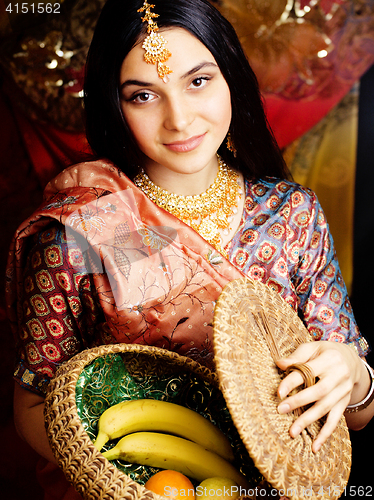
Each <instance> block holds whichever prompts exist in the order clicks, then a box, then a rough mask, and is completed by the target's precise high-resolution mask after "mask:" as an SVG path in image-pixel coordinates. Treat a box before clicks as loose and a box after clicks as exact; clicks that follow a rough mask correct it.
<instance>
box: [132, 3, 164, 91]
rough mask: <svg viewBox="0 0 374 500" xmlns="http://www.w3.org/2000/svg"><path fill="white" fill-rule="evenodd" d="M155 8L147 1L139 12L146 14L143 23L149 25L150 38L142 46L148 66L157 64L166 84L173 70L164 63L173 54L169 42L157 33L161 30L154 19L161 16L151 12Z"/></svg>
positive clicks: (159, 74) (159, 73) (160, 75)
mask: <svg viewBox="0 0 374 500" xmlns="http://www.w3.org/2000/svg"><path fill="white" fill-rule="evenodd" d="M153 7H154V5H153V4H149V3H148V2H147V0H146V1H145V2H144V4H143V7H142V8H141V9H139V10H138V12H144V17H142V21H143V22H144V23H148V28H147V33H148V36H147V38H146V39H145V40H144V42H143V45H142V48H143V49H144V50H145V54H144V60H145V62H147V63H148V64H156V66H157V73H158V76H159V77H160V78H162V80H163V81H164V82H165V83H166V82H167V81H168V79H167V75H169V74H170V73H172V70H171V69H170V68H169V66H166V64H164V62H165V61H167V60H168V59H169V57H170V56H171V52H170V51H169V50H168V49H167V48H166V44H167V41H166V40H165V38H164V37H163V36H161V35H160V34H159V33H157V31H158V29H159V28H158V25H157V23H156V22H155V21H154V19H155V18H156V17H158V16H159V15H158V14H155V13H154V12H151V9H153Z"/></svg>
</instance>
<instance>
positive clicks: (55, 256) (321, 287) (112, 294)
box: [7, 160, 368, 500]
mask: <svg viewBox="0 0 374 500" xmlns="http://www.w3.org/2000/svg"><path fill="white" fill-rule="evenodd" d="M56 225H60V226H61V225H63V226H64V228H65V229H64V236H63V239H64V241H63V242H62V241H61V244H58V245H57V244H56V240H55V234H56V233H55V232H54V231H53V229H54V228H55V226H56ZM51 228H52V229H51ZM38 235H42V237H41V239H42V240H43V244H44V246H43V247H41V250H37V251H36V252H34V253H33V254H32V257H31V262H30V259H29V260H28V257H29V256H28V254H29V252H30V248H31V244H30V242H32V241H33V238H35V237H36V236H38ZM62 249H64V251H65V257H63V255H62V253H61V252H62ZM225 250H226V251H227V252H228V255H229V258H226V257H224V256H223V255H221V254H220V253H219V252H218V251H217V250H216V249H215V248H214V247H212V246H211V245H210V244H209V243H207V242H206V241H205V240H204V239H203V238H202V237H201V236H200V235H199V234H198V233H196V232H195V231H194V230H193V229H191V228H190V227H189V226H187V225H186V224H184V223H183V222H181V221H179V220H178V219H176V218H175V217H174V216H173V215H171V214H169V213H168V212H166V211H165V210H163V209H162V208H159V207H158V206H156V205H155V204H154V203H153V202H152V201H150V200H149V199H148V198H147V197H146V196H145V195H144V193H143V192H142V191H140V190H139V189H138V188H137V187H136V186H135V185H134V184H133V183H132V182H131V181H130V180H129V179H128V178H127V177H126V176H125V175H124V174H123V172H122V171H120V170H119V169H118V168H117V167H116V166H115V165H114V164H112V163H111V162H110V161H106V160H100V161H93V162H85V163H81V164H79V165H73V166H71V167H69V168H67V169H66V170H64V171H63V172H62V173H61V174H60V175H59V176H57V177H56V178H55V179H54V180H53V181H51V182H50V183H49V184H48V185H47V187H46V190H45V200H44V203H43V204H42V206H41V207H40V208H39V209H38V210H37V211H36V212H35V213H34V214H33V215H32V216H31V217H30V218H29V219H27V220H26V221H25V222H24V223H23V224H22V225H21V226H20V228H19V229H18V231H17V234H16V235H15V238H14V240H13V242H12V247H11V250H10V258H9V265H8V268H7V304H8V310H9V318H10V321H11V324H12V328H13V331H14V334H15V337H16V339H17V343H18V345H19V346H20V349H19V353H20V354H19V359H18V365H17V369H16V373H15V379H16V381H17V382H18V383H20V384H21V385H23V386H24V387H25V388H27V389H30V390H34V391H35V392H37V393H39V394H42V393H43V392H44V391H45V388H46V386H47V384H48V381H49V379H50V378H51V377H53V374H54V371H55V369H56V368H57V367H58V365H59V364H60V363H62V362H63V361H65V360H66V359H68V358H69V357H71V356H72V355H73V354H74V353H75V352H77V350H82V349H84V348H88V347H93V346H95V345H99V344H103V343H106V344H110V343H120V342H125V343H139V344H142V345H153V346H158V347H162V348H166V349H169V350H172V351H176V352H178V353H179V354H181V355H185V356H189V357H191V358H193V359H195V360H197V361H198V362H200V363H201V364H204V365H206V366H208V367H209V368H211V369H213V370H214V357H213V328H212V321H213V314H214V307H215V302H216V300H217V299H218V297H219V295H220V293H221V291H222V290H223V288H224V286H225V285H226V284H227V283H228V282H229V281H231V280H234V279H237V278H241V277H243V276H248V277H250V278H252V279H260V280H261V281H263V282H264V283H266V284H267V285H268V286H271V287H272V288H273V289H275V290H276V291H278V292H279V293H280V295H282V296H283V298H284V299H285V300H286V301H287V302H288V303H289V305H290V306H291V307H292V308H293V309H294V310H295V311H296V310H299V313H300V314H302V316H303V320H304V322H305V323H306V325H307V327H308V328H309V331H310V332H311V333H312V335H313V336H314V338H315V339H316V340H321V339H322V340H332V341H338V342H346V343H348V344H350V345H351V346H352V347H353V348H354V349H355V350H356V351H357V352H358V354H359V355H365V354H366V352H367V349H368V346H367V343H366V341H365V339H363V337H361V335H360V332H359V331H358V328H357V325H356V323H355V321H354V317H353V313H352V310H351V307H350V304H349V299H348V297H347V292H346V289H345V285H344V282H343V280H342V278H341V274H340V270H339V266H338V263H337V261H336V256H335V252H334V248H333V242H332V239H331V235H330V233H329V230H328V226H327V223H326V221H325V218H324V215H323V212H322V210H321V208H320V206H319V204H318V202H317V201H316V198H315V196H314V195H313V193H312V192H310V190H307V189H305V188H301V187H300V186H297V185H295V184H294V183H291V182H288V181H283V180H279V179H266V180H262V181H261V182H249V181H248V182H246V200H245V208H244V213H243V218H242V221H241V225H240V228H239V230H238V232H237V234H236V235H235V236H234V238H233V239H232V241H231V242H229V243H228V244H227V245H226V247H225ZM43 260H44V262H42V261H43ZM27 267H28V268H29V269H30V270H31V273H33V275H34V276H33V280H34V281H32V280H31V276H30V275H26V278H25V268H27ZM53 273H54V274H53ZM87 276H88V277H89V281H87V279H86V278H87ZM29 278H30V279H29ZM56 282H58V283H59V285H60V288H59V289H58V290H56V286H55V283H56ZM74 286H75V288H76V289H77V290H79V291H80V292H82V293H84V292H86V294H85V295H84V297H85V299H84V300H86V302H87V303H92V307H96V308H97V309H100V312H101V317H102V318H101V319H102V321H101V323H102V328H101V329H100V334H99V335H98V336H91V337H90V336H88V337H89V338H86V339H83V338H82V339H81V343H80V344H79V345H78V346H77V345H76V346H75V348H73V349H72V348H69V349H68V348H67V342H68V340H69V339H65V338H64V337H63V334H64V332H66V331H68V330H69V329H70V330H73V326H72V324H71V323H70V324H69V323H68V322H67V321H65V323H64V321H63V320H62V318H63V319H64V320H66V318H65V317H64V314H65V312H66V310H67V308H68V309H69V312H70V315H71V317H73V319H74V320H76V321H77V322H78V319H79V317H80V316H82V314H83V313H82V310H81V304H79V303H78V299H77V296H72V295H71V293H72V292H71V291H70V290H73V289H74ZM61 291H64V292H66V293H65V295H64V294H63V293H60V292H61ZM84 300H83V302H84ZM52 313H53V315H52ZM62 313H63V315H62V316H61V314H62ZM61 339H62V340H61ZM70 346H71V344H70ZM45 360H47V361H48V363H47V364H46V363H45ZM55 474H60V475H61V474H62V473H61V471H57V470H56V466H53V467H52V465H51V464H44V465H43V466H42V467H41V468H40V470H39V477H40V482H41V483H42V484H44V485H45V488H46V491H47V490H48V489H49V490H50V493H48V495H49V496H48V495H47V496H46V499H47V498H48V500H52V499H54V498H65V499H66V500H67V499H68V498H74V495H76V494H75V493H72V495H73V496H72V497H69V496H66V497H64V496H63V495H65V494H66V495H69V494H70V493H69V491H71V492H73V490H72V489H71V488H70V489H69V488H68V486H67V483H64V481H63V479H61V484H64V486H62V487H61V492H60V493H61V495H60V496H57V497H56V493H57V490H56V488H54V487H53V483H54V482H55V481H52V482H51V481H49V480H48V477H51V476H53V475H55ZM59 484H60V481H59ZM51 485H52V486H51ZM50 486H51V488H49V487H50ZM64 488H65V491H62V490H63V489H64ZM53 495H55V496H53ZM75 498H79V497H76V496H75Z"/></svg>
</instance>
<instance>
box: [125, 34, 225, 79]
mask: <svg viewBox="0 0 374 500" xmlns="http://www.w3.org/2000/svg"><path fill="white" fill-rule="evenodd" d="M158 33H160V34H161V35H162V37H163V38H164V39H165V41H166V48H167V49H168V50H169V51H170V52H171V56H170V58H169V59H168V60H167V64H168V66H169V67H170V69H171V71H172V73H171V74H170V75H168V76H169V77H170V78H176V77H177V78H179V77H181V76H182V75H185V73H186V72H188V71H190V70H191V69H193V68H194V67H196V66H197V65H199V64H201V62H208V63H215V64H216V61H215V59H214V57H213V55H212V53H211V52H210V51H209V50H208V49H207V47H206V46H205V45H204V44H203V43H201V42H200V40H198V39H197V38H196V37H195V36H194V35H192V34H191V33H190V32H189V31H187V30H185V29H183V28H174V27H173V28H165V29H162V30H161V29H160V30H159V32H158ZM146 36H147V35H145V36H143V37H142V38H141V39H140V40H139V41H138V43H137V44H136V45H135V46H134V47H133V48H132V49H131V51H130V52H129V53H128V54H127V56H126V57H125V59H124V61H123V63H122V67H121V83H122V82H123V81H124V80H126V79H128V78H130V79H141V80H144V78H145V79H146V80H144V81H148V80H149V79H151V81H153V80H155V79H157V78H158V75H157V71H156V68H155V66H154V65H152V64H149V63H147V62H146V61H145V59H144V54H145V50H144V48H142V45H143V41H144V39H145V38H146Z"/></svg>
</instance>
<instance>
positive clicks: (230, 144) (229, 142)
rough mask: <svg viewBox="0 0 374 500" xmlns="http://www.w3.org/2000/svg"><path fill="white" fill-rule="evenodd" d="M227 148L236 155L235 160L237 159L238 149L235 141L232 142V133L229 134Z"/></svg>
mask: <svg viewBox="0 0 374 500" xmlns="http://www.w3.org/2000/svg"><path fill="white" fill-rule="evenodd" d="M226 147H227V149H228V150H229V151H231V153H232V154H233V155H234V158H236V153H237V151H236V147H235V145H234V141H233V140H232V137H231V133H230V132H229V133H228V134H227V140H226Z"/></svg>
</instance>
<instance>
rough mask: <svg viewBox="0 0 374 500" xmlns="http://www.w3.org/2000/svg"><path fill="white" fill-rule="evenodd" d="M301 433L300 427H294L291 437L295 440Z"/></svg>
mask: <svg viewBox="0 0 374 500" xmlns="http://www.w3.org/2000/svg"><path fill="white" fill-rule="evenodd" d="M300 432H301V427H299V426H298V425H296V426H295V427H292V429H291V431H290V433H291V436H292V437H293V438H295V437H296V436H298V435H299V434H300Z"/></svg>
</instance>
